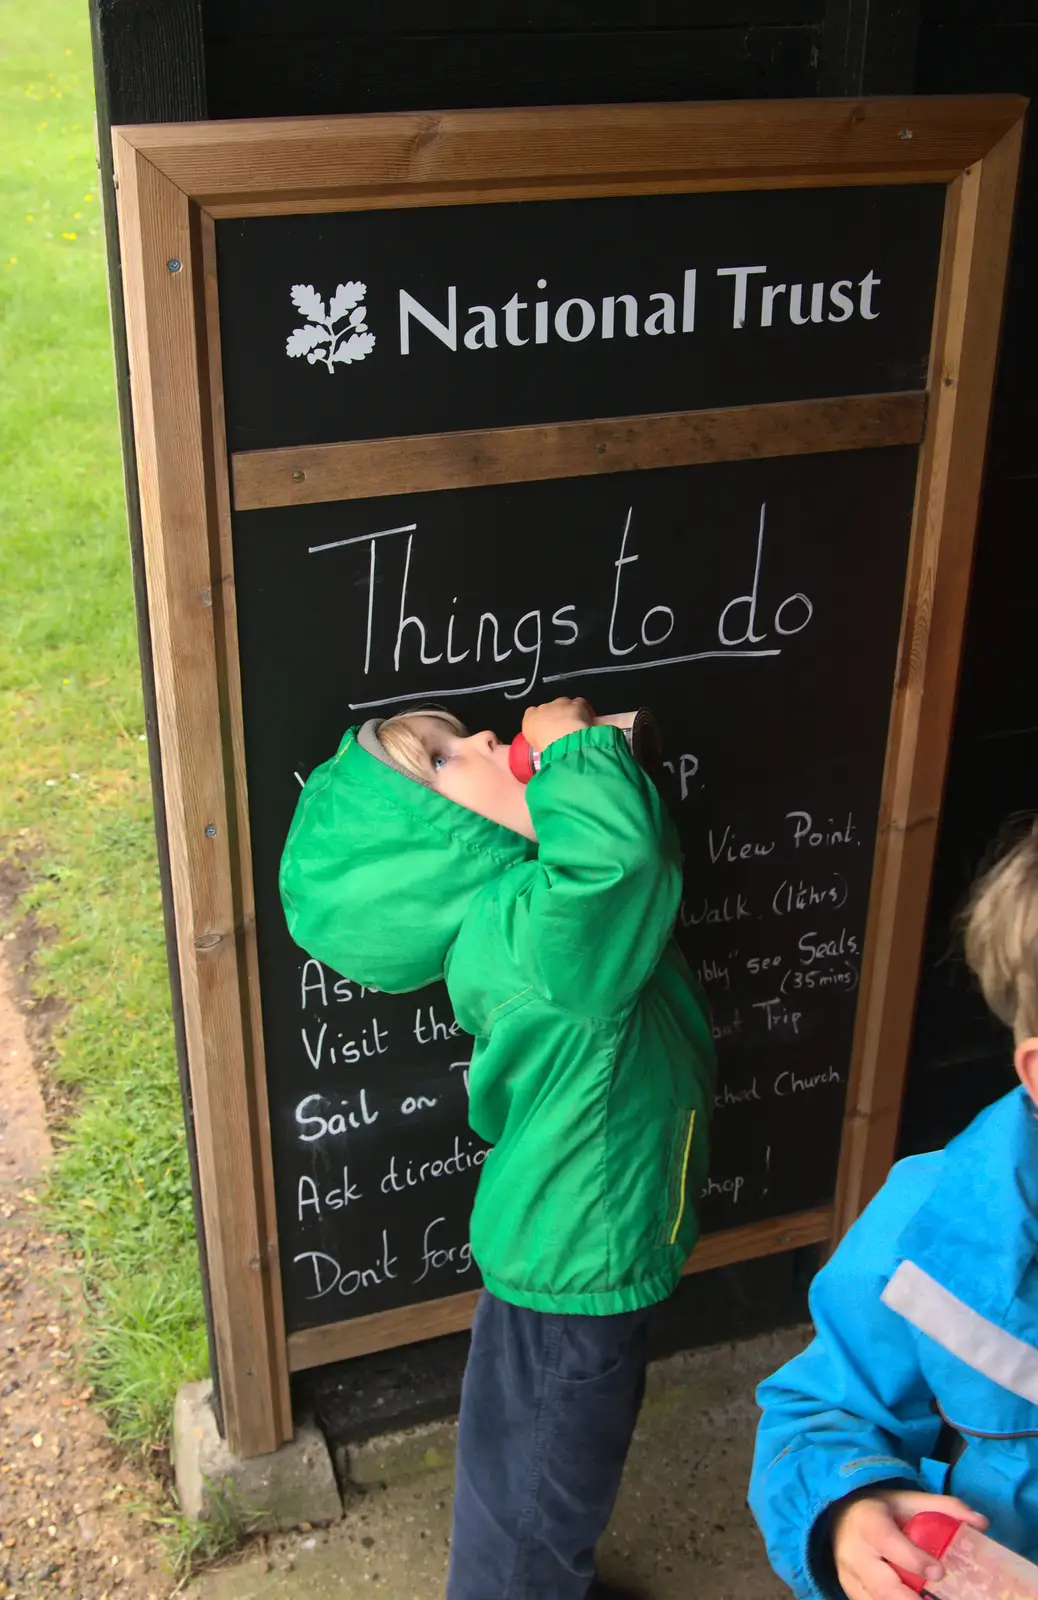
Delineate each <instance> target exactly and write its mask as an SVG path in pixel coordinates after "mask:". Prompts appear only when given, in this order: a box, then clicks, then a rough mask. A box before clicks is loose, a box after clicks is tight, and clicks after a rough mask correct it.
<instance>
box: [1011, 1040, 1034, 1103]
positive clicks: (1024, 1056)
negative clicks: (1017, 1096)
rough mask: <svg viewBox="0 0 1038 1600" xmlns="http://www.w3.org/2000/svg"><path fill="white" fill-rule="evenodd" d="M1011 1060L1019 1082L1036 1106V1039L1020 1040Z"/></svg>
mask: <svg viewBox="0 0 1038 1600" xmlns="http://www.w3.org/2000/svg"><path fill="white" fill-rule="evenodd" d="M1013 1060H1014V1062H1015V1063H1016V1071H1017V1076H1018V1077H1019V1079H1020V1082H1021V1083H1022V1084H1023V1086H1024V1088H1025V1089H1026V1090H1027V1092H1028V1094H1029V1095H1030V1096H1031V1099H1032V1100H1033V1101H1034V1103H1035V1105H1036V1106H1038V1039H1021V1041H1020V1043H1019V1044H1018V1045H1017V1047H1016V1050H1015V1051H1014V1052H1013Z"/></svg>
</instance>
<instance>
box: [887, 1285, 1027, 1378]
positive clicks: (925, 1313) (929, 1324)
mask: <svg viewBox="0 0 1038 1600" xmlns="http://www.w3.org/2000/svg"><path fill="white" fill-rule="evenodd" d="M881 1298H882V1300H883V1304H884V1305H886V1306H889V1307H890V1309H891V1311H896V1312H897V1313H898V1315H899V1316H902V1317H904V1319H905V1321H906V1322H910V1323H911V1324H912V1326H913V1328H918V1329H919V1331H920V1333H925V1334H926V1336H927V1338H929V1339H932V1340H933V1341H934V1343H935V1344H939V1345H940V1346H941V1347H942V1349H944V1350H948V1351H949V1352H950V1353H951V1354H952V1355H953V1356H958V1358H959V1360H960V1361H964V1362H965V1363H966V1365H967V1366H968V1367H972V1368H973V1369H974V1371H975V1372H982V1373H983V1374H984V1376H985V1378H990V1379H991V1380H992V1382H994V1383H998V1384H1001V1386H1002V1388H1003V1389H1008V1390H1009V1391H1010V1393H1011V1394H1018V1395H1020V1396H1021V1398H1022V1399H1024V1400H1030V1401H1031V1403H1032V1405H1038V1350H1036V1349H1035V1347H1034V1345H1032V1344H1028V1343H1027V1342H1026V1340H1024V1339H1017V1338H1016V1337H1015V1336H1014V1335H1013V1334H1011V1333H1007V1332H1006V1330H1005V1329H1004V1328H1000V1327H998V1326H997V1325H996V1324H995V1323H994V1322H989V1321H988V1320H987V1318H986V1317H982V1316H981V1315H980V1313H979V1311H974V1310H973V1309H972V1308H971V1307H970V1306H968V1305H966V1304H965V1302H964V1301H962V1300H960V1299H958V1297H957V1296H956V1295H953V1294H952V1293H951V1291H950V1290H948V1289H945V1288H944V1287H943V1285H941V1284H939V1283H938V1282H937V1280H936V1278H931V1276H930V1274H929V1273H928V1272H924V1271H923V1269H922V1267H917V1266H916V1264H915V1262H914V1261H902V1263H901V1265H900V1266H899V1267H898V1269H897V1271H896V1272H895V1273H894V1276H893V1277H892V1278H891V1280H890V1282H889V1283H888V1284H887V1286H886V1288H885V1289H884V1290H883V1294H882V1297H881Z"/></svg>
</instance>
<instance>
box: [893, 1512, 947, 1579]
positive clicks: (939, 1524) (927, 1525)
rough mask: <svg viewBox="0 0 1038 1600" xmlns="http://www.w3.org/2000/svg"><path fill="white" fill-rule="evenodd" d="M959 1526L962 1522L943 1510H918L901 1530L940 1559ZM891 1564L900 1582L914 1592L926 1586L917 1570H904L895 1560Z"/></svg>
mask: <svg viewBox="0 0 1038 1600" xmlns="http://www.w3.org/2000/svg"><path fill="white" fill-rule="evenodd" d="M961 1527H962V1523H961V1522H959V1520H958V1519H957V1518H956V1517H948V1516H946V1515H945V1514H944V1512H943V1511H920V1512H918V1513H917V1514H916V1515H915V1516H914V1517H912V1518H911V1519H910V1520H909V1521H908V1522H906V1523H905V1525H904V1527H903V1528H902V1530H901V1531H902V1533H903V1534H904V1536H905V1538H906V1539H911V1541H912V1543H913V1544H914V1545H918V1547H919V1549H920V1550H922V1551H923V1552H924V1553H925V1554H926V1555H928V1556H933V1558H934V1560H935V1561H940V1559H941V1557H942V1556H943V1555H944V1552H945V1551H946V1550H947V1548H948V1546H949V1545H950V1544H951V1542H952V1540H953V1539H954V1537H955V1535H956V1534H957V1533H958V1531H959V1529H960V1528H961ZM891 1566H892V1567H893V1568H894V1571H895V1572H896V1573H897V1575H898V1577H899V1578H900V1579H901V1582H902V1583H904V1584H907V1586H908V1588H909V1589H914V1590H915V1592H916V1594H922V1592H923V1590H924V1589H925V1587H926V1579H925V1578H923V1577H920V1575H919V1573H918V1572H906V1571H905V1570H904V1568H903V1567H899V1566H898V1565H897V1564H896V1562H893V1561H892V1562H891Z"/></svg>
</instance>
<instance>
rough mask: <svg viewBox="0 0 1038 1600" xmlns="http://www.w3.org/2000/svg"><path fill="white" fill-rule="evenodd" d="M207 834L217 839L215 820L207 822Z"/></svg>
mask: <svg viewBox="0 0 1038 1600" xmlns="http://www.w3.org/2000/svg"><path fill="white" fill-rule="evenodd" d="M205 836H206V838H207V839H215V838H216V823H215V822H207V823H206V825H205Z"/></svg>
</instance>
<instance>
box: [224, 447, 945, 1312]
mask: <svg viewBox="0 0 1038 1600" xmlns="http://www.w3.org/2000/svg"><path fill="white" fill-rule="evenodd" d="M916 454H917V452H916V451H915V450H914V449H912V448H910V447H900V448H892V449H884V450H876V451H864V450H859V451H855V452H846V453H843V452H841V453H837V454H830V455H813V456H794V457H789V458H787V459H784V460H772V461H746V462H726V463H719V464H716V465H711V466H695V467H682V468H670V469H665V470H662V471H659V470H657V471H653V470H648V471H645V472H639V473H623V474H618V475H616V476H608V477H597V478H594V477H586V478H569V479H559V480H553V481H548V482H540V483H527V484H521V485H500V486H495V487H491V488H471V489H463V490H450V491H444V492H440V493H435V492H432V493H427V494H422V495H412V496H406V497H405V496H392V497H390V498H388V499H385V500H360V501H353V502H349V503H346V504H342V503H339V504H331V505H315V506H308V507H305V508H291V509H285V508H278V509H272V510H265V511H248V512H242V513H240V514H238V515H237V516H236V517H235V584H236V591H237V609H238V630H239V640H240V651H241V662H242V678H243V700H244V714H245V755H246V770H247V773H248V776H249V793H250V796H251V828H252V842H253V854H254V875H255V884H256V909H257V926H258V930H259V949H260V984H261V990H262V994H263V1005H264V1036H265V1039H266V1055H267V1071H268V1077H269V1082H270V1093H271V1130H272V1138H273V1144H274V1171H275V1177H276V1181H277V1191H278V1233H279V1237H280V1240H281V1252H282V1274H283V1283H284V1286H285V1300H286V1314H287V1318H288V1326H289V1329H290V1331H292V1332H294V1331H296V1330H297V1329H299V1328H303V1327H307V1326H310V1325H312V1324H314V1323H318V1322H322V1321H332V1320H339V1319H341V1318H342V1317H344V1316H349V1315H350V1314H360V1315H363V1314H365V1313H370V1312H373V1311H381V1310H384V1309H385V1308H387V1307H389V1306H393V1305H401V1304H407V1303H409V1302H412V1301H416V1300H424V1299H435V1298H438V1297H440V1296H442V1295H443V1294H445V1293H448V1292H449V1291H450V1289H451V1288H452V1287H453V1286H456V1285H457V1286H461V1287H465V1288H469V1287H471V1286H472V1285H473V1284H474V1283H475V1282H477V1281H478V1280H477V1278H476V1268H475V1266H474V1264H473V1263H472V1262H471V1260H470V1258H469V1256H468V1253H467V1251H466V1250H465V1249H464V1246H465V1243H466V1240H467V1231H466V1223H467V1213H468V1208H469V1206H470V1204H471V1201H472V1196H473V1192H474V1188H475V1183H476V1180H477V1178H478V1176H479V1163H480V1161H481V1160H482V1157H483V1151H482V1148H481V1146H480V1144H479V1141H478V1140H477V1139H476V1137H475V1135H474V1134H473V1133H472V1132H471V1130H470V1129H469V1128H468V1126H467V1120H466V1098H465V1065H466V1062H467V1059H468V1054H469V1050H470V1048H471V1041H470V1040H469V1039H468V1038H467V1036H465V1035H463V1034H461V1033H460V1032H459V1030H458V1028H457V1025H456V1024H455V1022H454V1019H453V1015H452V1013H451V1010H450V1005H449V1002H448V1000H447V996H446V992H445V990H443V989H442V988H437V989H436V990H430V991H427V992H425V991H423V992H422V993H419V994H415V995H409V996H406V997H392V996H389V995H383V994H372V993H365V992H364V991H362V990H361V989H360V988H359V986H357V985H355V984H351V983H348V982H345V981H341V974H338V973H334V972H332V971H330V970H328V969H324V968H322V967H321V966H320V964H319V963H317V962H316V961H308V960H306V959H305V958H304V957H303V956H302V955H301V953H300V952H299V950H298V949H296V948H295V947H294V946H293V944H292V942H291V940H290V939H289V937H288V934H287V932H286V929H285V923H284V917H283V915H282V913H281V907H280V902H279V898H278V888H277V868H278V862H279V858H280V854H281V848H282V846H283V843H284V839H285V835H286V832H287V829H288V824H289V822H290V820H291V816H292V812H293V808H294V805H295V801H296V798H297V796H298V793H299V779H300V778H303V777H305V776H306V774H307V773H308V772H309V771H310V769H311V768H312V767H313V766H315V765H316V764H317V763H318V762H319V761H322V760H324V759H326V758H327V756H328V754H329V753H330V752H332V751H334V750H335V748H336V747H337V744H338V741H339V739H340V737H341V734H342V731H343V728H344V727H345V726H346V725H348V724H349V723H350V722H351V721H354V720H356V719H357V718H358V717H363V716H367V715H370V714H378V712H379V711H382V712H387V711H389V710H391V709H393V708H395V707H396V706H398V705H400V704H406V703H407V702H408V701H410V700H413V699H414V698H418V699H419V700H422V701H425V700H429V701H440V702H441V703H445V697H448V696H449V697H450V702H449V703H450V704H451V705H452V706H454V707H455V709H456V710H457V712H458V714H459V715H460V716H462V717H463V718H464V720H465V721H466V722H467V723H468V724H469V725H470V726H471V727H473V728H480V727H492V728H494V729H496V730H497V731H498V732H499V733H500V734H501V735H502V737H509V736H511V735H512V734H514V733H515V732H516V731H517V729H518V724H519V719H520V717H521V708H522V707H523V706H524V705H525V704H527V703H529V702H530V701H531V700H535V701H536V700H542V699H546V698H549V697H550V696H551V695H552V694H553V693H554V692H560V691H561V690H562V686H563V685H568V686H569V687H570V688H572V689H573V690H575V691H579V692H581V693H586V694H588V695H589V696H590V697H592V699H593V703H595V704H596V705H598V706H600V707H601V709H603V710H612V709H618V708H621V707H622V706H626V705H627V703H628V702H630V703H631V704H632V705H634V704H640V703H642V702H644V703H646V704H651V705H652V706H653V707H654V709H655V710H656V711H657V715H658V717H659V719H660V721H661V723H662V726H663V729H664V731H665V738H666V753H667V756H668V759H669V761H670V765H671V771H670V773H669V781H668V783H667V789H668V798H669V800H670V802H671V806H672V809H673V812H674V814H675V816H676V817H677V819H678V822H679V826H680V830H681V836H682V842H683V845H684V850H685V858H686V880H685V896H684V900H683V903H682V907H681V914H680V937H681V942H682V944H683V946H684V948H685V951H686V954H687V955H688V956H689V958H690V959H691V961H692V962H693V964H694V965H695V966H696V968H697V969H698V970H699V972H700V974H701V977H702V979H703V982H704V984H705V987H706V989H707V993H708V994H709V996H710V998H711V1002H712V1008H713V1021H714V1032H715V1035H716V1037H717V1041H718V1052H719V1057H720V1062H721V1079H720V1085H719V1089H718V1095H717V1117H716V1122H715V1128H714V1137H713V1150H714V1154H713V1161H712V1167H711V1175H710V1178H709V1181H708V1183H707V1187H706V1191H705V1193H704V1196H703V1217H704V1222H705V1225H706V1227H708V1228H715V1229H716V1228H720V1227H731V1226H733V1225H736V1224H740V1223H742V1224H745V1223H748V1222H755V1221H759V1220H761V1219H763V1218H765V1217H772V1216H781V1215H783V1214H785V1213H787V1212H795V1211H801V1210H807V1209H809V1208H811V1207H813V1206H818V1205H823V1204H825V1203H826V1202H828V1201H830V1200H831V1198H832V1195H833V1192H834V1188H835V1183H836V1163H837V1158H838V1154H839V1143H840V1139H839V1134H840V1123H841V1119H842V1115H843V1101H844V1097H845V1093H846V1087H847V1071H848V1064H849V1061H850V1050H851V1038H852V1033H853V1028H854V1015H855V1009H856V1005H857V996H858V987H859V982H860V975H861V957H862V950H863V946H864V938H865V923H866V916H867V911H868V894H869V880H870V874H871V868H872V856H873V841H874V839H875V833H876V816H877V810H878V806H879V793H880V784H881V780H882V773H883V755H884V750H885V746H886V735H887V722H888V718H889V709H890V697H891V692H892V687H893V677H894V666H895V660H896V653H897V640H898V632H899V628H900V621H901V605H902V593H903V589H904V575H905V568H906V560H907V553H908V538H909V531H910V526H911V517H912V502H913V496H914V490H915V475H916ZM388 529H396V530H397V531H396V532H387V531H386V530H388ZM488 529H493V538H488V537H487V530H488ZM405 585H406V588H405ZM409 616H410V617H412V618H413V619H414V620H412V621H407V622H405V623H404V625H403V626H402V625H401V621H400V619H401V617H404V618H407V617H409ZM481 621H482V626H483V643H484V645H485V646H486V648H487V654H488V655H489V656H490V660H489V661H486V660H484V661H481V660H480V659H479V648H478V640H479V628H480V623H481ZM448 636H449V637H450V642H451V654H452V655H453V656H454V658H455V659H454V661H452V662H451V661H448V658H447V641H448ZM494 645H496V647H497V648H496V655H495V652H494V649H493V646H494ZM423 649H424V651H425V655H426V658H427V659H428V660H429V663H430V664H428V665H426V664H425V663H424V662H423V659H422V652H423ZM506 652H507V653H506ZM497 656H504V657H505V659H504V660H502V661H498V660H497V659H496V657H497ZM397 660H399V667H400V670H399V672H398V671H397V670H396V664H397ZM288 663H290V664H291V667H290V670H286V664H288ZM366 667H367V671H366V670H365V668H366ZM488 667H489V670H488ZM517 669H518V670H517ZM488 679H490V680H493V686H491V687H485V688H482V689H478V688H477V687H476V686H477V685H479V684H481V683H486V681H487V680H488ZM498 684H500V686H496V685H498ZM555 684H559V685H560V691H556V690H555V688H554V686H555ZM563 692H564V691H563Z"/></svg>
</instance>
